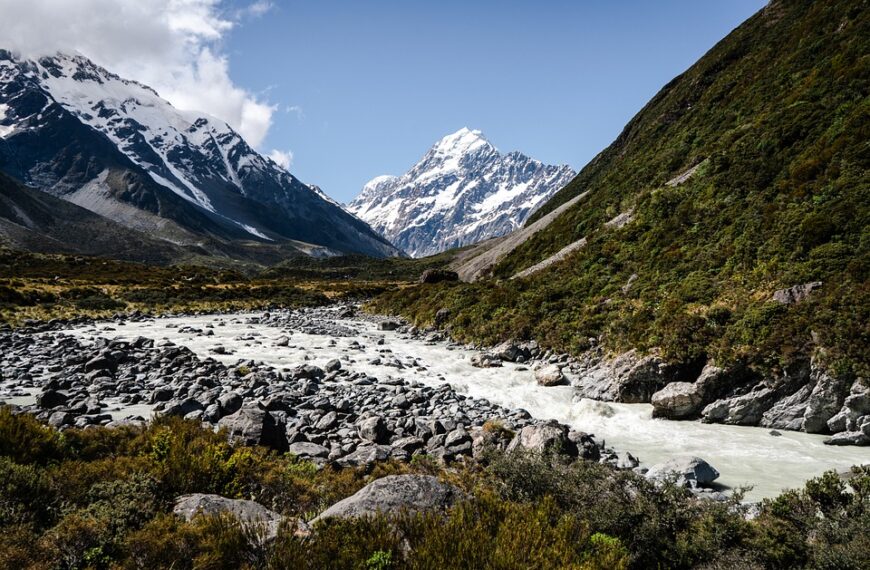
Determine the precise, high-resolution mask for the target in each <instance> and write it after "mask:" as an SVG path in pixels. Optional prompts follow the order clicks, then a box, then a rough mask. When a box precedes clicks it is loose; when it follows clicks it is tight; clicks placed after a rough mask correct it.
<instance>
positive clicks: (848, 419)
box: [828, 381, 870, 433]
mask: <svg viewBox="0 0 870 570" xmlns="http://www.w3.org/2000/svg"><path fill="white" fill-rule="evenodd" d="M867 414H870V388H868V387H867V386H865V385H864V384H863V383H862V382H861V381H858V382H855V383H854V384H852V389H851V391H850V392H849V396H848V397H847V398H846V399H845V400H844V401H843V407H842V408H841V409H840V411H839V412H837V413H836V414H835V415H834V416H833V417H832V418H831V419H829V420H828V429H829V430H830V431H831V433H837V432H840V431H850V430H855V429H857V427H858V424H857V420H858V418H860V417H861V416H865V415H867Z"/></svg>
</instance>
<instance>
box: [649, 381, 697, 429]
mask: <svg viewBox="0 0 870 570" xmlns="http://www.w3.org/2000/svg"><path fill="white" fill-rule="evenodd" d="M703 402H704V397H703V394H702V392H701V386H700V385H698V384H696V383H694V382H671V383H670V384H668V385H667V386H665V387H664V388H662V389H661V390H659V391H658V392H656V393H655V394H653V395H652V405H653V417H654V418H668V419H671V420H683V419H689V418H692V417H694V416H697V415H698V413H699V412H700V411H701V405H702V403H703Z"/></svg>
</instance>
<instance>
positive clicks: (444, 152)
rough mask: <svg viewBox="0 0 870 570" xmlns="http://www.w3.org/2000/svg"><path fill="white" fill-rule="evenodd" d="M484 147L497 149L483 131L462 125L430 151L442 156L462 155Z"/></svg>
mask: <svg viewBox="0 0 870 570" xmlns="http://www.w3.org/2000/svg"><path fill="white" fill-rule="evenodd" d="M484 147H489V148H490V149H492V150H495V147H494V146H492V145H491V144H490V143H489V141H488V140H486V138H485V137H484V136H483V133H481V132H480V131H477V130H475V131H472V130H470V129H469V128H468V127H462V128H461V129H459V130H458V131H456V132H455V133H453V134H450V135H447V136H446V137H444V138H443V139H441V140H440V141H438V142H437V143H435V146H433V147H432V150H431V151H430V152H432V153H434V154H437V155H441V156H462V155H465V154H470V153H472V152H474V151H475V150H478V149H481V148H484Z"/></svg>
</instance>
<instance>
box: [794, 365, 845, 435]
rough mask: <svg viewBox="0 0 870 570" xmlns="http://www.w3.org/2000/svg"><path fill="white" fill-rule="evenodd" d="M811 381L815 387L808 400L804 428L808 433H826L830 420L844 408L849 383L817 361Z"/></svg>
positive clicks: (812, 371)
mask: <svg viewBox="0 0 870 570" xmlns="http://www.w3.org/2000/svg"><path fill="white" fill-rule="evenodd" d="M810 381H811V382H812V384H813V385H814V387H813V391H812V393H811V394H810V397H809V399H808V400H807V408H806V412H805V413H804V426H803V427H804V429H805V430H806V431H807V433H825V432H827V431H828V420H830V419H831V418H832V417H834V416H835V415H836V414H837V412H839V411H840V408H841V407H842V406H843V401H844V400H845V397H846V393H845V392H846V390H847V382H846V379H845V378H843V377H839V376H834V375H832V374H831V373H830V372H829V371H828V370H826V369H825V368H823V367H822V366H821V365H819V364H818V362H816V361H813V363H812V367H811V369H810Z"/></svg>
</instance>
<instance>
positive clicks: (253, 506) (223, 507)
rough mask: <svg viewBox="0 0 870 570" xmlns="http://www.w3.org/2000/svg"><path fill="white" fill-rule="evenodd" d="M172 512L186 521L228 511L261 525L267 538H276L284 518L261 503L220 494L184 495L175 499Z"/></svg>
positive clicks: (244, 522)
mask: <svg viewBox="0 0 870 570" xmlns="http://www.w3.org/2000/svg"><path fill="white" fill-rule="evenodd" d="M172 512H173V513H175V514H176V515H178V516H180V517H181V518H183V519H184V520H186V521H190V520H192V519H193V518H194V517H195V516H197V515H206V516H208V515H220V514H223V513H228V514H230V515H232V516H233V517H235V518H236V519H237V520H238V521H239V522H241V523H243V524H246V525H253V526H259V527H261V528H262V529H263V530H264V532H265V538H266V539H267V540H269V539H273V538H275V536H277V534H278V527H279V526H280V524H281V521H282V520H283V519H284V517H282V516H281V515H280V514H278V513H276V512H275V511H271V510H269V509H267V508H266V507H264V506H263V505H261V504H259V503H255V502H254V501H247V500H244V499H228V498H226V497H222V496H220V495H211V494H205V493H193V494H190V495H182V496H180V497H178V498H177V499H176V500H175V506H174V507H173V509H172Z"/></svg>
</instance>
